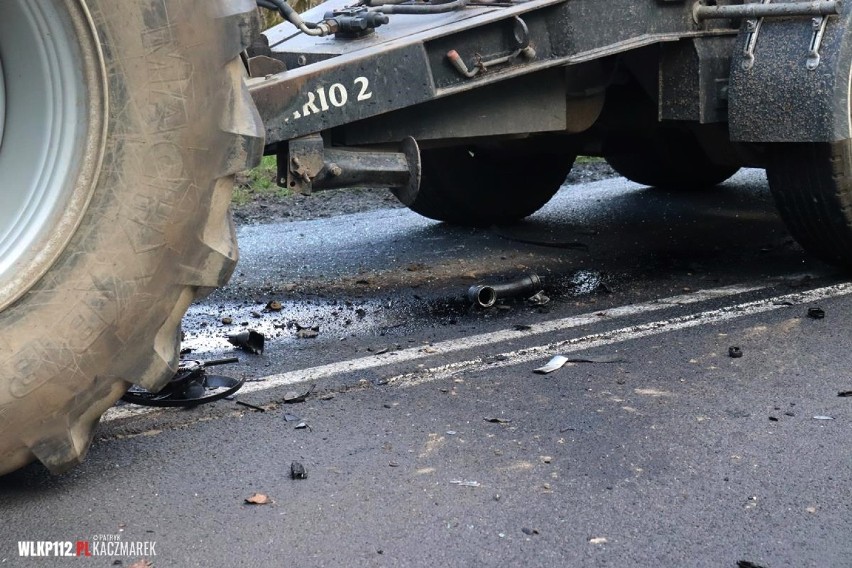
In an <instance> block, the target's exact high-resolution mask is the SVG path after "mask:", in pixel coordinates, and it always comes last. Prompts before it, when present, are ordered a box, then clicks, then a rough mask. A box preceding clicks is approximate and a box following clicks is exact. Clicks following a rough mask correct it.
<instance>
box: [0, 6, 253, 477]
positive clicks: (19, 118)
mask: <svg viewBox="0 0 852 568" xmlns="http://www.w3.org/2000/svg"><path fill="white" fill-rule="evenodd" d="M255 11H256V6H255V3H254V1H253V0H195V1H193V0H133V1H121V2H117V1H116V0H50V1H38V2H34V1H32V0H2V1H0V67H2V72H0V78H2V80H0V140H2V142H0V180H2V184H3V185H2V189H0V473H5V472H8V471H11V470H14V469H16V468H18V467H20V466H22V465H24V464H26V463H28V462H30V461H32V460H33V459H38V460H39V461H41V462H42V463H43V464H44V465H45V466H47V468H48V469H50V471H52V472H61V471H63V470H65V469H67V468H69V467H71V466H73V465H75V464H77V463H79V462H80V461H81V460H82V458H83V456H84V455H85V453H86V451H87V449H88V446H89V444H90V442H91V438H92V431H93V428H94V426H95V424H96V423H97V421H98V419H99V417H100V416H101V414H102V413H103V412H104V411H106V409H108V408H109V407H110V406H111V405H112V404H113V403H114V402H115V401H116V400H117V399H118V398H119V397H120V396H121V395H122V393H123V392H124V391H125V390H126V389H127V388H128V387H129V386H130V385H131V384H137V385H141V386H143V387H145V388H147V389H153V390H156V389H158V388H160V387H161V386H162V385H163V384H164V383H165V382H166V381H167V380H168V379H169V377H170V376H171V375H172V374H173V373H174V371H175V370H176V368H177V362H178V347H179V333H180V331H179V326H180V320H181V317H182V315H183V313H184V312H185V310H186V308H187V307H188V306H189V304H190V302H192V301H193V299H195V298H196V297H198V296H199V295H201V294H204V293H205V292H208V291H210V290H212V289H213V288H214V287H216V286H219V285H222V284H224V283H225V282H226V281H227V280H228V277H229V276H230V274H231V272H232V270H233V268H234V265H235V263H236V260H237V249H236V243H235V240H234V232H233V225H232V223H231V221H230V216H229V203H230V194H231V187H232V182H233V174H234V173H235V172H237V171H240V170H243V169H245V168H246V167H247V166H248V165H250V164H252V163H254V162H255V161H256V159H257V158H258V157H259V152H260V150H261V149H262V125H261V123H260V119H259V116H258V115H257V112H256V111H255V110H254V107H253V105H252V102H251V98H250V96H249V94H248V91H247V90H246V88H245V86H244V82H243V78H242V75H243V69H242V66H241V65H242V64H241V61H240V59H239V54H240V53H241V52H242V50H243V49H244V47H245V46H246V45H248V43H249V40H250V37H249V36H250V34H251V31H252V25H251V24H252V18H253V17H254V15H255ZM3 117H5V121H4V120H3Z"/></svg>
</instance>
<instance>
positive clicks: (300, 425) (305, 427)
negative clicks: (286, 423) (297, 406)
mask: <svg viewBox="0 0 852 568" xmlns="http://www.w3.org/2000/svg"><path fill="white" fill-rule="evenodd" d="M293 429H294V430H310V429H311V427H310V426H308V424H307V422H299V423H298V424H296V427H295V428H293Z"/></svg>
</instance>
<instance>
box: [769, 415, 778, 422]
mask: <svg viewBox="0 0 852 568" xmlns="http://www.w3.org/2000/svg"><path fill="white" fill-rule="evenodd" d="M769 421H770V422H778V419H777V418H775V417H774V416H770V417H769Z"/></svg>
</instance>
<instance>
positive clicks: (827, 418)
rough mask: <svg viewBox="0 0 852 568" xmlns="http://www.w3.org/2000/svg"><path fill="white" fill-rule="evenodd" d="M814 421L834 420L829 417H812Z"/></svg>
mask: <svg viewBox="0 0 852 568" xmlns="http://www.w3.org/2000/svg"><path fill="white" fill-rule="evenodd" d="M814 420H834V418H833V417H831V416H814Z"/></svg>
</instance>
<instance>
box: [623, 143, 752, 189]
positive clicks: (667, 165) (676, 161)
mask: <svg viewBox="0 0 852 568" xmlns="http://www.w3.org/2000/svg"><path fill="white" fill-rule="evenodd" d="M629 146H630V147H631V150H630V151H627V152H620V153H617V154H612V155H609V156H607V158H606V161H607V162H608V163H609V165H610V166H611V167H612V169H614V170H615V171H616V172H618V173H619V174H620V175H622V176H624V177H626V178H627V179H629V180H630V181H632V182H636V183H640V184H642V185H648V186H652V187H659V188H663V189H675V190H689V189H707V188H710V187H713V186H716V185H719V184H720V183H722V182H723V181H725V180H727V179H728V178H730V177H731V176H733V175H734V174H735V173H737V171H738V170H739V167H736V166H727V165H721V164H717V163H715V162H712V161H710V159H709V158H708V157H707V154H706V153H705V152H704V150H702V148H701V146H700V145H699V144H698V142H697V141H696V140H695V137H694V136H693V135H691V134H689V133H688V132H682V131H679V130H661V131H660V132H659V133H657V135H656V136H655V137H654V138H653V139H650V140H635V141H634V142H633V143H632V144H630V145H629Z"/></svg>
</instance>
